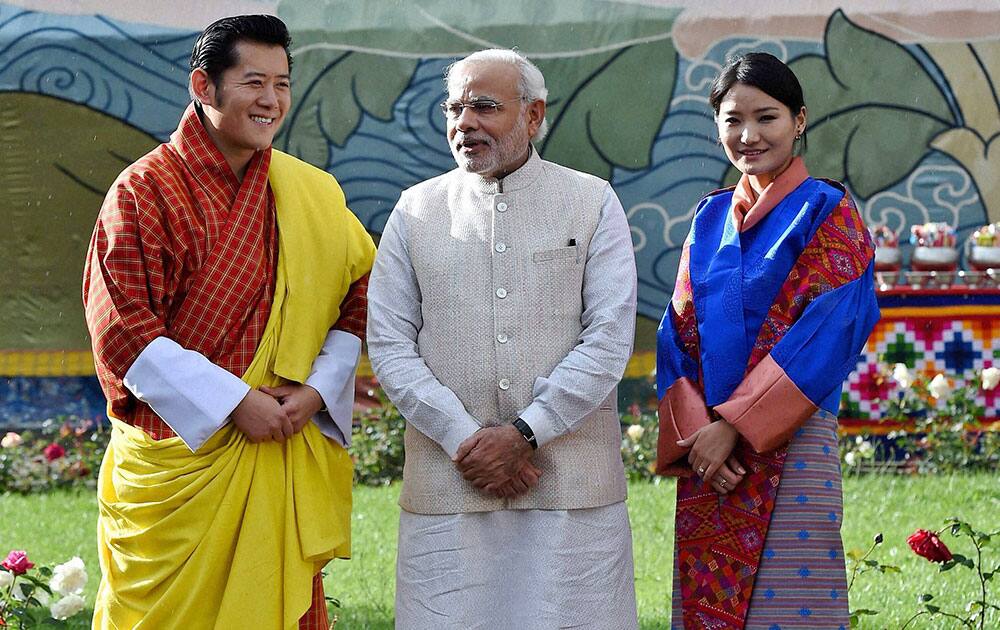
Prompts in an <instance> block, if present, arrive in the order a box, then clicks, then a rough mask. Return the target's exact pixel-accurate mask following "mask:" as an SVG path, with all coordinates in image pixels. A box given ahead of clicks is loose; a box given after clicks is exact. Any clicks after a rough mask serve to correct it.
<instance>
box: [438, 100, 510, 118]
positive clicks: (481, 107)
mask: <svg viewBox="0 0 1000 630" xmlns="http://www.w3.org/2000/svg"><path fill="white" fill-rule="evenodd" d="M523 100H524V97H523V96H519V97H518V98H512V99H510V100H507V101H494V100H493V99H489V98H483V99H478V100H475V101H472V102H471V103H463V102H462V101H444V102H442V103H441V104H440V107H441V111H442V112H444V115H445V116H447V117H448V118H450V119H452V120H458V119H459V118H461V116H462V112H464V111H465V110H466V108H468V109H471V110H472V111H473V113H475V114H476V115H477V116H493V115H494V114H496V113H497V112H498V111H500V107H501V106H502V105H504V104H506V103H514V102H516V101H523Z"/></svg>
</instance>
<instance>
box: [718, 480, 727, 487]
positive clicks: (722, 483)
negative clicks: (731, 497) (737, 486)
mask: <svg viewBox="0 0 1000 630" xmlns="http://www.w3.org/2000/svg"><path fill="white" fill-rule="evenodd" d="M719 485H720V486H722V487H723V488H725V487H726V480H725V479H719Z"/></svg>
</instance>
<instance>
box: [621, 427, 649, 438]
mask: <svg viewBox="0 0 1000 630" xmlns="http://www.w3.org/2000/svg"><path fill="white" fill-rule="evenodd" d="M645 432H646V429H645V428H643V426H642V425H641V424H633V425H631V426H629V428H627V429H625V435H627V436H628V439H630V440H632V441H633V442H638V441H639V440H641V439H642V434H643V433H645Z"/></svg>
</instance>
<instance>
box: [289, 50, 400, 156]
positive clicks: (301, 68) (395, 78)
mask: <svg viewBox="0 0 1000 630" xmlns="http://www.w3.org/2000/svg"><path fill="white" fill-rule="evenodd" d="M312 37H315V38H320V37H322V35H321V34H312V33H309V34H296V41H301V40H305V42H306V43H305V45H306V46H308V45H309V41H310V39H311V38H312ZM416 66H417V61H416V60H415V59H402V58H398V57H384V56H381V55H370V54H365V53H358V52H350V51H340V50H331V49H327V48H319V49H311V50H308V51H306V52H304V53H302V54H300V55H299V56H298V57H296V59H295V62H294V64H293V66H292V82H293V88H294V89H295V90H296V91H295V97H294V98H293V100H292V108H291V110H290V111H289V113H288V116H287V118H286V120H285V124H284V125H283V126H282V129H281V132H280V134H279V136H278V138H277V139H276V140H275V145H276V146H278V147H281V149H282V150H284V151H286V152H289V153H292V154H293V155H296V156H298V157H300V158H302V159H303V160H305V161H307V162H309V163H311V164H314V165H316V166H319V167H320V168H323V167H325V166H326V163H327V157H328V153H329V145H328V143H333V144H335V145H337V146H343V145H344V143H345V142H346V141H347V139H348V138H349V137H350V135H351V134H352V133H354V131H355V130H356V129H357V128H358V125H360V124H361V118H362V114H364V113H367V114H369V115H371V116H374V117H375V118H378V119H380V120H390V119H391V118H392V106H393V104H394V103H395V102H396V100H397V99H399V96H400V95H401V94H402V93H403V90H405V89H406V86H407V85H408V83H409V80H410V77H411V76H412V75H413V71H414V70H415V69H416ZM303 86H304V87H303Z"/></svg>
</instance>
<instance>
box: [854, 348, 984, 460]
mask: <svg viewBox="0 0 1000 630" xmlns="http://www.w3.org/2000/svg"><path fill="white" fill-rule="evenodd" d="M878 378H879V379H881V380H879V381H878V385H879V386H880V387H888V388H889V391H890V392H891V394H890V395H889V396H888V397H887V399H886V400H881V401H879V403H880V405H881V406H882V411H883V414H882V420H881V421H882V422H884V423H892V424H894V425H896V427H894V428H892V429H891V430H889V431H887V433H886V435H885V438H884V439H883V440H880V441H878V442H877V443H875V444H872V446H873V450H869V449H868V448H867V447H866V446H864V445H863V444H862V442H863V441H867V440H863V439H862V438H857V441H856V442H853V441H852V439H850V438H848V439H841V458H842V461H843V463H844V468H845V470H848V471H851V470H853V471H882V470H886V469H889V468H896V469H897V470H902V471H906V472H929V473H950V472H957V471H964V470H970V469H972V470H975V469H978V470H996V469H998V468H1000V430H998V429H1000V426H996V427H992V428H991V427H986V426H984V424H983V415H984V413H985V409H984V408H983V407H982V406H981V405H979V404H978V403H977V402H976V400H977V397H979V396H981V395H985V393H986V392H989V391H991V390H992V389H994V388H995V387H997V385H998V383H1000V369H998V368H995V367H992V366H991V367H987V368H986V369H984V370H982V371H981V372H980V373H978V374H974V375H973V376H972V377H971V378H969V377H968V375H966V378H965V380H964V382H963V383H959V384H957V385H956V386H953V384H952V383H951V382H949V380H948V378H947V377H945V376H944V375H943V374H936V375H935V376H934V377H933V378H932V379H930V380H928V379H927V378H926V376H924V375H921V374H916V373H914V372H913V371H911V370H910V368H908V367H907V366H906V365H904V364H902V363H897V364H895V365H894V366H893V367H892V368H891V370H890V369H885V370H883V372H882V373H881V374H880V375H878Z"/></svg>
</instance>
